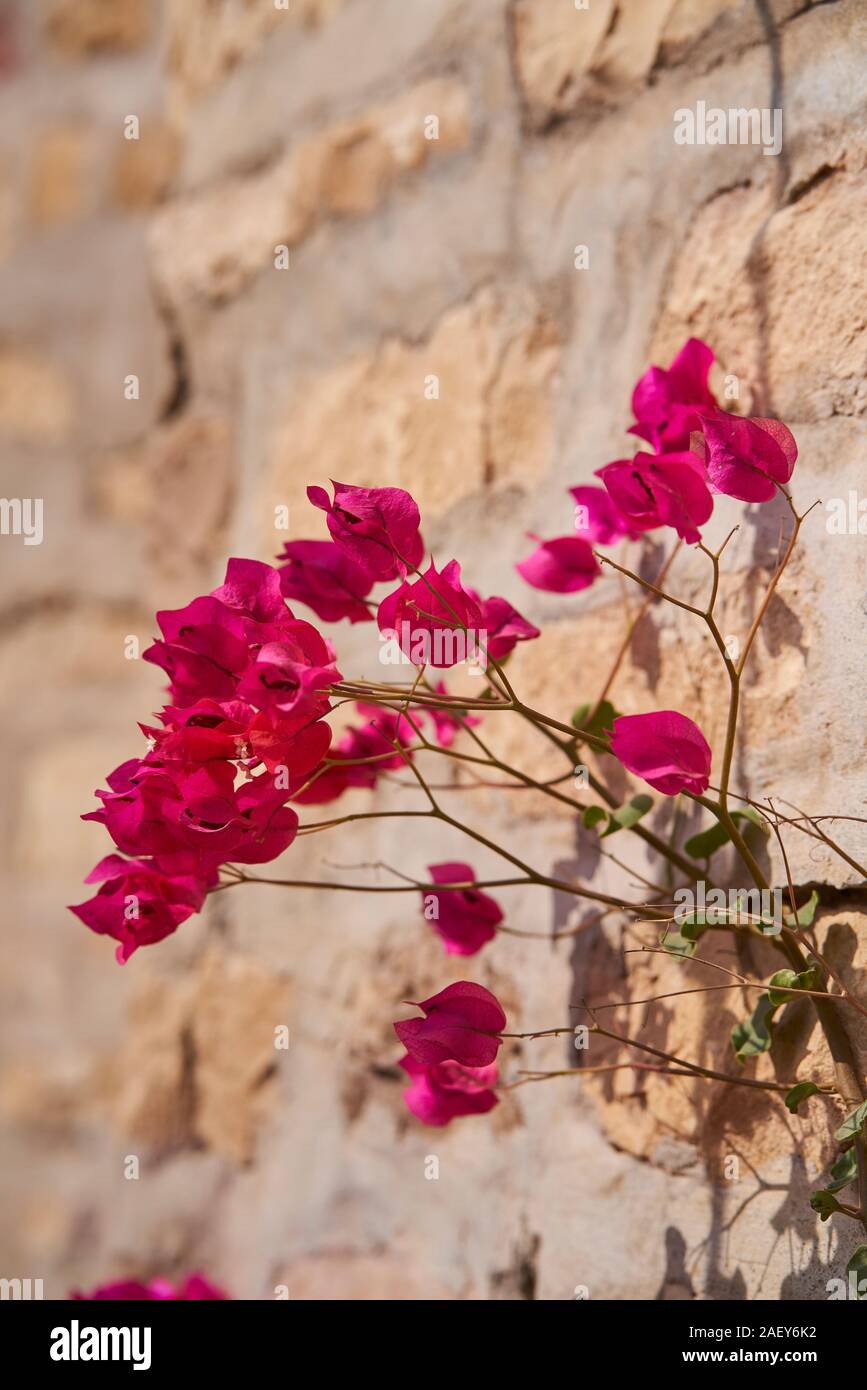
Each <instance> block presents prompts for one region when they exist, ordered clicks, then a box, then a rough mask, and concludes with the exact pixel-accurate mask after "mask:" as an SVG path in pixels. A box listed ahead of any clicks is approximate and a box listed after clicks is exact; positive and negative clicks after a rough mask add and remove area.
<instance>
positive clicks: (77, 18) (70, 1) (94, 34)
mask: <svg viewBox="0 0 867 1390" xmlns="http://www.w3.org/2000/svg"><path fill="white" fill-rule="evenodd" d="M152 28H153V3H152V0H56V3H55V4H54V6H53V8H52V9H51V11H50V13H49V17H48V36H49V38H50V40H51V42H52V44H53V45H54V46H55V48H57V49H59V50H60V52H61V53H63V54H64V55H65V56H66V57H69V58H90V57H94V56H96V55H98V54H101V53H128V52H131V51H133V50H135V49H138V48H141V47H142V46H143V45H144V44H145V43H146V42H147V40H148V39H149V37H150V35H151V32H152Z"/></svg>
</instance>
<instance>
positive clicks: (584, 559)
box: [515, 535, 601, 594]
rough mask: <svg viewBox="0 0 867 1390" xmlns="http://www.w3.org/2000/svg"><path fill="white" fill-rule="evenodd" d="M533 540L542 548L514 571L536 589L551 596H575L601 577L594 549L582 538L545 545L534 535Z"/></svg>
mask: <svg viewBox="0 0 867 1390" xmlns="http://www.w3.org/2000/svg"><path fill="white" fill-rule="evenodd" d="M530 539H531V540H537V541H539V545H538V547H537V549H536V550H534V551H533V553H532V555H528V556H527V559H526V560H522V561H521V562H520V564H517V565H516V566H515V569H516V570H517V571H518V573H519V574H520V575H521V577H522V579H526V581H527V583H528V584H532V586H533V588H534V589H544V590H545V591H546V592H547V593H551V594H575V593H578V591H579V590H580V589H587V588H589V586H590V585H591V584H592V583H593V581H594V579H596V578H597V577H598V575H599V574H600V573H601V571H600V569H599V564H598V562H597V560H596V557H595V555H594V554H593V549H592V547H591V546H590V544H589V543H588V542H587V541H585V540H582V538H581V537H580V536H558V537H557V538H556V539H555V540H552V541H543V540H542V539H541V538H540V537H539V536H533V535H531V537H530Z"/></svg>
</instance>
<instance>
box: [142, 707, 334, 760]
mask: <svg viewBox="0 0 867 1390" xmlns="http://www.w3.org/2000/svg"><path fill="white" fill-rule="evenodd" d="M159 718H160V720H161V721H162V723H163V724H164V725H165V727H164V728H154V727H151V726H149V725H147V724H142V725H141V726H140V727H141V729H142V731H143V732H144V733H145V734H146V735H147V736H148V737H149V738H150V739H151V740H152V743H153V747H154V757H155V758H156V760H157V761H159V762H160V763H165V764H169V763H183V764H186V765H189V764H191V763H210V762H213V761H214V760H215V759H220V758H227V759H236V760H237V761H238V762H240V763H242V764H243V766H244V767H245V768H247V769H251V768H253V767H255V766H256V765H257V764H258V763H260V762H261V763H263V764H264V765H265V767H266V768H267V769H268V771H269V772H274V771H275V769H277V768H281V767H285V768H286V769H287V770H288V772H289V773H290V774H291V775H292V776H293V777H296V776H300V775H302V774H303V773H306V772H311V771H312V770H313V768H314V767H316V765H317V764H318V763H320V762H321V761H322V759H323V758H324V756H325V754H326V753H327V751H328V747H329V744H330V743H331V726H330V725H329V724H327V723H325V721H324V720H322V719H317V720H314V721H313V722H312V723H311V721H310V719H309V717H307V716H303V715H302V716H301V717H300V718H299V717H297V716H296V717H295V718H288V717H286V716H285V715H281V714H280V713H275V712H273V711H269V710H256V709H254V708H253V706H252V705H249V704H247V703H246V702H245V701H243V700H232V701H225V702H224V703H222V704H220V703H218V702H217V701H216V700H199V701H198V702H197V703H196V704H195V705H191V706H190V707H189V708H188V709H177V708H175V707H174V706H171V705H168V706H166V707H165V708H164V709H163V711H162V713H161V714H160V715H159Z"/></svg>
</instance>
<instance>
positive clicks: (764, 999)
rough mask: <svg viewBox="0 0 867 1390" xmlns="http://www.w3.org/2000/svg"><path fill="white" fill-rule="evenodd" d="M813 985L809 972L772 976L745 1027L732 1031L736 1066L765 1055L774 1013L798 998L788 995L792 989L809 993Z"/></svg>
mask: <svg viewBox="0 0 867 1390" xmlns="http://www.w3.org/2000/svg"><path fill="white" fill-rule="evenodd" d="M814 981H815V974H814V971H813V970H812V969H810V970H804V971H803V972H802V973H801V974H800V975H797V974H796V973H795V971H794V970H778V971H777V972H776V974H775V975H772V976H771V978H770V980H769V982H768V991H767V993H766V994H763V995H761V997H760V998H759V1001H758V1003H757V1004H756V1007H755V1008H754V1009H753V1012H752V1017H750V1018H748V1019H747V1021H746V1022H745V1023H736V1024H735V1026H734V1028H733V1029H732V1045H733V1046H734V1050H735V1055H736V1057H737V1059H738V1061H739V1062H745V1061H746V1059H747V1058H748V1057H756V1056H758V1054H759V1053H760V1052H767V1051H768V1048H769V1047H770V1045H771V1022H772V1020H773V1017H774V1014H775V1013H776V1012H777V1009H781V1008H782V1007H783V1005H784V1004H788V1003H789V1002H790V1001H791V1000H792V999H796V998H797V995H795V994H792V992H791V991H792V990H793V989H812V988H813V984H814ZM796 1089H797V1087H794V1088H793V1090H792V1091H791V1092H790V1093H789V1094H790V1095H791V1094H793V1093H794V1090H796Z"/></svg>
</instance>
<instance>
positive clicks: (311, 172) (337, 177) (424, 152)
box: [151, 79, 469, 300]
mask: <svg viewBox="0 0 867 1390" xmlns="http://www.w3.org/2000/svg"><path fill="white" fill-rule="evenodd" d="M431 117H433V118H435V119H436V121H437V122H438V130H437V138H436V139H429V138H427V136H426V134H425V130H426V122H428V121H429V118H431ZM433 128H434V127H432V126H430V129H431V130H432V129H433ZM468 139H469V102H468V96H467V93H466V91H465V89H464V87H463V86H461V85H460V84H458V83H456V82H454V81H449V80H445V79H444V80H441V81H434V82H428V83H423V84H421V85H420V86H418V87H415V88H413V89H412V90H411V91H410V92H407V93H405V94H404V95H403V96H401V97H400V98H399V99H397V100H396V101H394V102H389V103H386V104H384V105H382V106H380V107H375V108H373V109H372V110H371V111H370V112H369V113H367V114H366V115H365V116H363V117H359V118H356V119H353V120H351V121H346V122H342V123H341V124H339V125H336V126H333V127H330V128H327V129H326V130H324V131H323V132H322V133H320V134H317V135H314V136H311V137H310V138H308V139H307V140H304V141H302V142H300V143H299V144H298V145H297V146H295V147H294V148H292V149H290V150H289V152H288V153H287V154H286V155H284V156H282V157H280V158H279V159H277V160H276V161H275V162H274V163H272V164H271V165H269V166H268V167H267V168H266V169H264V170H262V171H260V172H258V173H255V174H252V175H249V176H243V177H242V176H238V177H235V178H231V179H227V180H224V181H223V182H221V183H219V184H218V185H217V186H216V187H214V188H212V189H206V190H204V191H201V192H198V193H195V194H192V195H190V196H189V197H187V198H185V199H183V200H180V201H178V202H175V203H173V204H170V205H169V206H168V207H167V208H166V209H165V210H164V211H163V212H162V213H161V214H160V215H159V217H158V218H157V219H156V221H155V224H154V227H153V232H152V242H151V245H152V252H153V259H154V266H155V270H156V274H157V277H158V279H159V280H160V282H161V284H162V285H163V286H164V288H165V290H166V292H167V293H168V294H169V296H170V297H171V298H172V299H184V298H186V297H188V296H204V297H206V298H209V299H213V300H225V299H230V298H232V297H234V296H235V295H237V294H239V293H240V291H241V290H242V289H243V288H244V287H245V285H246V284H247V283H248V282H249V281H250V280H251V279H252V278H253V276H254V275H256V274H257V273H258V272H259V271H261V270H264V269H265V267H266V266H268V265H269V263H270V264H271V265H272V266H273V265H274V264H275V255H276V253H277V248H278V247H281V246H287V247H288V246H295V245H296V244H297V243H298V242H300V241H301V240H302V239H303V238H304V237H305V236H307V235H309V233H310V232H311V231H312V229H313V228H314V226H315V225H316V223H317V222H318V221H320V220H321V219H323V218H326V217H346V216H360V215H363V214H365V213H369V212H371V211H373V209H374V208H375V207H377V206H378V204H379V203H380V202H381V201H382V200H383V198H384V197H385V196H386V195H387V193H388V191H389V190H390V188H391V187H392V185H393V184H394V183H395V182H396V181H397V180H398V179H399V178H401V177H402V176H404V175H406V174H408V173H410V172H412V171H413V170H416V169H419V168H421V167H422V166H423V165H424V164H425V163H426V162H427V161H428V159H430V158H433V157H434V156H435V155H439V154H447V153H450V152H453V151H455V150H458V149H461V148H463V147H464V146H465V145H466V143H467V141H468Z"/></svg>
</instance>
